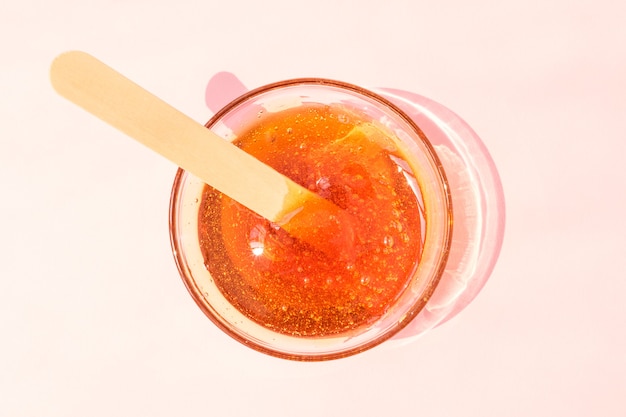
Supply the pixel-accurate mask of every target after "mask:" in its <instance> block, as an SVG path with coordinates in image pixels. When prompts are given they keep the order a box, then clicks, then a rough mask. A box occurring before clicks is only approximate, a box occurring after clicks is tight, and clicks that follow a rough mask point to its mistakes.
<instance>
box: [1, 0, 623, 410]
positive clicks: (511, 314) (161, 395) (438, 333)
mask: <svg viewBox="0 0 626 417" xmlns="http://www.w3.org/2000/svg"><path fill="white" fill-rule="evenodd" d="M620 4H623V3H622V2H620V1H615V0H595V1H591V0H580V1H556V0H548V1H541V2H539V1H537V2H528V1H515V2H512V1H506V2H505V1H500V2H498V1H487V0H476V1H461V0H456V1H455V0H443V1H437V2H436V1H428V2H426V1H421V0H419V1H414V0H406V1H394V0H386V1H376V2H373V1H368V0H362V1H356V0H353V1H342V0H318V1H315V2H296V1H279V0H266V1H230V0H229V1H226V0H224V1H220V2H217V1H214V0H207V1H197V0H193V1H191V0H178V1H171V2H165V1H139V0H126V1H121V0H109V1H104V0H93V1H78V0H75V1H68V0H60V1H44V0H41V1H36V0H23V1H20V2H17V1H12V2H3V3H2V5H0V39H1V40H0V45H1V46H2V49H1V51H2V53H1V54H0V93H1V96H0V114H1V115H2V123H1V124H0V134H1V136H0V181H1V189H2V192H3V193H2V204H0V231H1V233H2V243H0V260H1V262H0V334H1V339H0V416H111V415H115V416H137V415H145V416H152V417H156V416H172V415H184V416H207V415H215V416H301V417H308V416H320V415H326V416H344V415H360V416H381V415H394V416H395V415H398V416H399V415H424V416H590V415H595V416H611V417H612V416H624V415H626V303H625V302H624V301H623V300H622V299H623V294H625V293H626V280H625V277H626V261H625V257H624V252H625V249H626V243H625V242H626V221H625V220H624V214H625V213H626V163H625V161H626V134H625V133H624V132H625V131H626V130H625V129H624V117H625V114H626V24H624V22H625V21H626V6H623V5H620ZM68 49H82V50H85V51H88V52H90V53H92V54H94V55H95V56H97V57H99V58H100V59H102V60H104V61H105V62H107V63H109V64H110V65H112V66H113V67H115V68H117V69H118V70H120V71H122V72H123V73H125V74H126V75H127V76H129V77H130V78H132V79H134V80H136V81H137V82H139V83H140V84H142V85H143V86H145V87H146V88H147V89H149V90H151V91H153V92H154V93H156V94H157V95H159V96H161V97H162V98H164V99H165V100H166V101H168V102H170V103H172V104H173V105H175V106H176V107H178V108H180V109H181V110H183V111H184V112H186V113H187V114H189V115H190V116H191V117H193V118H195V119H196V120H198V121H202V122H204V121H206V120H207V119H208V118H209V117H210V112H209V110H208V109H207V107H206V105H205V103H204V88H205V86H206V83H207V82H208V80H209V78H210V77H211V75H213V74H214V73H216V72H218V71H221V70H228V71H232V72H234V73H236V74H237V75H238V76H239V77H240V78H241V80H242V81H243V82H244V83H246V84H247V85H248V86H249V87H256V86H260V85H262V84H266V83H269V82H273V81H278V80H281V79H286V78H294V77H302V76H320V77H327V78H334V79H338V80H342V81H349V82H352V83H355V84H359V85H362V86H366V87H367V86H371V87H391V88H400V89H404V90H409V91H413V92H416V93H419V94H422V95H424V96H427V97H429V98H431V99H434V100H436V101H438V102H440V103H442V104H444V105H446V106H447V107H449V108H451V109H452V110H454V111H455V112H457V113H458V114H460V115H461V116H462V117H463V118H464V119H465V120H466V121H467V122H468V123H469V124H470V125H471V126H472V127H473V128H474V129H475V130H476V132H477V133H478V134H479V135H480V136H481V137H482V139H483V142H484V143H485V145H486V146H487V147H488V149H489V150H490V152H491V154H492V157H493V158H494V160H495V162H496V164H497V166H498V167H499V170H500V175H501V177H502V182H503V186H504V190H505V194H506V198H507V229H506V235H505V240H504V246H503V248H502V253H501V256H500V260H499V262H498V264H497V265H496V267H495V270H494V272H493V275H492V278H491V280H490V281H489V282H488V283H487V285H486V287H485V288H484V290H483V291H482V292H481V293H480V295H479V296H478V297H477V298H476V300H475V301H474V302H473V303H472V304H471V305H470V306H469V307H468V308H467V309H466V310H465V311H463V312H462V313H461V314H460V315H459V316H457V317H456V318H454V319H453V320H451V321H450V322H448V323H445V324H444V325H443V326H441V327H439V328H437V329H435V330H433V331H431V332H429V333H427V334H425V335H424V336H422V337H421V338H419V339H417V340H415V341H413V342H411V343H408V344H403V345H397V344H396V345H389V344H387V345H383V346H381V347H379V348H376V349H374V350H371V351H368V352H366V353H364V354H361V355H357V356H355V357H351V358H348V359H343V360H339V361H333V362H327V363H304V364H303V363H296V362H289V361H284V360H279V359H274V358H271V357H267V356H264V355H261V354H259V353H256V352H254V351H252V350H250V349H247V348H245V347H243V346H241V345H239V344H238V343H237V342H235V341H233V340H231V339H230V338H228V337H227V336H225V335H224V334H223V333H221V332H220V331H219V330H218V329H217V328H216V327H215V326H213V325H212V324H211V323H210V322H209V320H208V319H206V318H205V317H204V316H203V315H202V313H201V312H200V310H199V309H198V308H197V307H196V306H195V304H194V303H193V301H192V300H191V298H190V296H189V295H188V294H187V292H186V290H185V288H184V286H183V284H182V282H181V280H180V278H179V277H178V273H177V271H176V267H175V265H174V261H173V259H172V255H171V253H170V248H169V236H168V229H167V211H168V201H169V192H170V187H171V183H172V181H173V176H174V173H175V170H176V167H174V166H173V165H172V164H171V163H169V162H168V161H165V160H163V159H161V158H160V157H158V156H156V155H155V154H152V153H151V152H149V151H146V150H145V149H144V148H143V147H141V145H138V144H136V143H134V142H133V141H132V140H130V139H128V138H127V137H125V136H123V135H122V134H121V133H118V132H117V131H115V130H113V129H112V128H110V127H108V126H107V125H105V124H104V123H102V122H100V121H99V120H97V119H95V118H93V117H91V116H89V115H87V114H86V113H85V112H83V111H82V110H80V109H78V108H76V107H75V106H73V105H72V104H70V103H68V102H66V101H64V100H63V99H61V98H60V97H58V96H57V95H56V94H55V93H54V92H53V90H52V88H51V87H50V85H49V82H48V75H47V72H48V67H49V64H50V62H51V61H52V59H53V58H54V57H55V56H56V55H57V54H59V53H61V52H63V51H65V50H68Z"/></svg>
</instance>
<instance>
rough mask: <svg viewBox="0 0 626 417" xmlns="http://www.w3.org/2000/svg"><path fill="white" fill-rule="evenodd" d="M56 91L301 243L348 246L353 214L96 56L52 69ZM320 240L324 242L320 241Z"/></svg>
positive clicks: (63, 60)
mask: <svg viewBox="0 0 626 417" xmlns="http://www.w3.org/2000/svg"><path fill="white" fill-rule="evenodd" d="M50 79H51V81H52V85H53V86H54V88H55V90H56V91H57V92H58V93H59V94H60V95H62V96H63V97H65V98H67V99H68V100H70V101H72V102H74V103H75V104H77V105H79V106H80V107H82V108H84V109H85V110H87V111H89V112H90V113H92V114H93V115H95V116H97V117H99V118H100V119H102V120H104V121H105V122H107V123H109V124H110V125H112V126H114V127H116V128H117V129H119V130H121V131H122V132H124V133H126V134H127V135H129V136H130V137H132V138H134V139H136V140H137V141H139V142H141V143H143V144H144V145H146V146H147V147H149V148H150V149H152V150H154V151H156V152H158V153H159V154H161V155H162V156H164V157H165V158H167V159H169V160H170V161H172V162H174V163H176V164H177V165H178V166H180V167H181V168H183V169H184V170H186V171H188V172H190V173H192V174H193V175H195V176H197V177H199V178H200V179H202V180H203V181H204V182H206V183H207V184H209V185H211V186H213V187H214V188H216V189H217V190H219V191H221V192H222V193H224V194H226V195H228V196H229V197H231V198H233V199H234V200H236V201H238V202H239V203H241V204H243V205H244V206H246V207H248V208H249V209H251V210H253V211H254V212H256V213H258V214H259V215H261V216H263V217H265V218H266V219H269V220H271V221H273V222H276V223H278V224H280V225H281V227H283V228H284V229H285V230H287V231H288V232H289V233H291V234H292V235H293V236H294V237H296V238H299V239H304V240H305V241H307V243H310V244H312V245H313V246H316V247H320V245H321V244H320V242H318V240H320V239H321V240H322V241H325V242H324V243H323V245H322V246H324V248H327V246H328V244H329V242H335V244H333V246H334V248H333V249H332V250H333V251H336V250H337V249H339V248H338V247H337V246H336V245H348V247H347V248H346V249H350V247H351V246H352V245H351V242H352V241H353V236H352V233H350V232H349V231H347V232H348V233H344V232H343V231H342V230H341V227H340V226H341V224H344V225H345V223H346V221H348V223H347V224H350V223H351V219H348V217H347V213H345V212H344V211H343V210H341V209H339V208H338V207H337V206H335V205H334V204H332V203H331V202H329V201H328V200H325V199H323V198H322V197H319V196H318V195H317V194H315V193H313V192H311V191H309V190H308V189H306V188H304V187H302V186H300V185H298V184H296V183H295V182H294V181H292V180H291V179H289V178H287V177H285V176H284V175H282V174H280V173H279V172H277V171H275V170H274V169H272V168H271V167H269V166H267V165H265V164H263V163H261V162H260V161H259V160H257V159H256V158H254V157H253V156H251V155H249V154H247V153H246V152H244V151H242V150H241V149H239V148H238V147H236V146H234V145H232V144H231V143H230V142H228V141H226V140H224V139H223V138H221V137H219V136H217V135H216V134H215V133H213V132H211V131H210V130H209V129H207V128H206V127H204V126H203V125H202V124H200V123H197V122H196V121H194V120H192V119H191V118H189V117H188V116H186V115H184V114H183V113H181V112H180V111H178V110H176V109H175V108H173V107H172V106H170V105H169V104H167V103H165V102H164V101H162V100H161V99H159V98H158V97H156V96H154V95H153V94H151V93H149V92H148V91H146V90H144V89H143V88H142V87H140V86H138V85H137V84H135V83H134V82H132V81H131V80H129V79H128V78H126V77H124V76H123V75H121V74H120V73H118V72H117V71H115V70H113V69H112V68H110V67H108V66H107V65H105V64H103V63H102V62H100V61H99V60H97V59H96V58H94V57H92V56H91V55H89V54H87V53H85V52H80V51H71V52H66V53H64V54H62V55H60V56H59V57H57V58H56V59H55V60H54V62H53V63H52V66H51V69H50ZM313 240H316V241H313Z"/></svg>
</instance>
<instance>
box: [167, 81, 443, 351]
mask: <svg viewBox="0 0 626 417" xmlns="http://www.w3.org/2000/svg"><path fill="white" fill-rule="evenodd" d="M302 103H320V104H328V105H333V104H337V105H342V106H347V107H348V108H352V109H357V110H358V111H360V112H363V113H365V114H366V115H367V117H368V118H371V119H372V120H375V121H377V122H379V123H380V124H382V125H384V126H385V127H386V128H387V129H389V131H391V132H393V133H394V134H395V136H396V137H397V138H398V139H399V140H400V141H401V142H402V143H403V145H404V147H405V150H406V151H407V152H408V155H405V156H406V159H407V161H408V162H409V164H410V166H411V169H412V170H413V172H414V173H415V175H416V177H417V179H418V186H419V198H420V199H421V200H422V203H423V215H424V219H423V221H424V228H423V232H422V239H423V242H422V243H423V251H422V255H421V260H420V262H419V263H418V265H417V267H416V268H415V272H414V274H413V275H412V276H411V279H410V282H409V284H408V285H407V287H406V288H405V289H404V291H403V292H402V294H401V295H400V296H399V298H398V299H397V301H396V302H395V303H394V304H393V305H391V306H389V308H388V309H387V311H386V312H385V314H384V315H383V316H382V317H380V318H379V319H378V320H377V321H376V322H374V323H372V324H370V325H368V326H365V327H362V328H357V329H355V330H351V331H347V332H345V333H339V334H334V335H332V336H325V337H297V336H290V335H286V334H283V333H278V332H276V331H273V330H271V329H269V328H267V327H265V326H263V325H261V324H259V323H257V322H255V321H253V320H251V319H250V318H248V317H247V316H246V315H244V314H243V313H241V312H240V311H239V310H237V309H236V308H234V307H233V306H232V305H231V304H230V303H229V302H228V300H227V298H226V297H225V296H224V294H222V293H221V291H220V289H219V288H218V287H217V285H216V284H215V282H214V280H213V278H212V277H211V274H210V273H209V270H208V269H207V267H206V266H205V259H204V257H203V255H202V252H201V249H200V242H199V233H198V210H199V207H200V203H201V200H202V192H203V190H204V187H205V184H204V183H203V182H202V181H201V180H199V179H198V178H196V177H194V176H193V175H191V174H189V173H187V172H185V171H183V170H179V171H178V173H177V175H176V178H175V182H174V186H173V190H172V197H171V204H170V233H171V242H172V248H173V252H174V256H175V259H176V263H177V266H178V268H179V271H180V274H181V276H182V278H183V281H184V283H185V285H186V287H187V289H188V290H189V292H190V294H191V296H192V297H193V299H194V300H195V302H196V303H197V304H198V306H199V307H200V308H201V309H202V311H203V312H204V313H205V314H206V315H207V316H208V317H209V318H210V319H211V320H212V321H213V322H214V323H215V324H216V325H217V326H218V327H220V328H221V329H222V330H223V331H224V332H226V333H227V334H228V335H230V336H231V337H233V338H234V339H236V340H238V341H240V342H241V343H243V344H245V345H246V346H249V347H251V348H253V349H256V350H258V351H261V352H264V353H266V354H270V355H273V356H277V357H282V358H286V359H292V360H302V361H319V360H328V359H336V358H340V357H345V356H349V355H353V354H356V353H358V352H361V351H364V350H366V349H369V348H372V347H374V346H376V345H378V344H380V343H382V342H383V341H385V340H387V339H389V338H391V337H392V336H394V335H395V334H397V333H398V332H399V331H400V330H402V329H403V328H404V327H405V326H407V324H408V323H409V322H410V321H411V320H412V319H413V318H414V317H415V316H417V315H418V313H419V312H420V311H421V310H422V309H423V307H424V306H425V304H426V302H427V301H428V299H429V298H430V296H431V295H432V293H433V291H434V289H435V288H436V286H437V284H438V282H439V280H440V278H441V276H442V274H443V273H444V271H445V267H446V261H447V258H448V253H449V249H450V245H451V241H452V203H451V201H452V198H451V195H450V188H449V186H448V183H447V180H446V175H445V173H444V171H443V168H442V164H441V162H440V160H439V158H438V156H437V154H436V153H435V151H434V149H433V146H432V145H431V143H430V142H429V141H428V139H427V138H426V136H425V135H424V133H423V132H422V131H421V130H420V128H419V127H418V126H417V125H416V124H415V123H414V121H413V120H412V119H411V118H410V117H408V116H407V115H406V114H405V113H404V112H403V111H401V110H400V109H399V108H398V107H397V106H395V105H394V104H392V103H391V102H390V101H388V100H387V99H385V98H383V97H382V96H380V95H378V94H376V93H373V92H371V91H368V90H365V89H363V88H360V87H357V86H353V85H350V84H346V83H342V82H337V81H331V80H325V79H296V80H288V81H283V82H278V83H274V84H270V85H267V86H264V87H261V88H258V89H255V90H253V91H250V92H248V93H246V94H244V95H242V96H240V97H239V98H237V99H235V100H234V101H232V102H230V103H229V104H227V105H226V106H225V107H224V108H223V109H222V110H221V111H219V112H218V113H217V114H216V115H215V116H214V117H213V118H212V119H211V120H210V121H209V122H208V123H207V124H206V126H207V128H209V129H211V130H212V131H213V132H215V133H216V134H218V135H220V136H221V137H223V138H224V139H225V140H229V141H232V140H234V139H235V138H236V137H237V135H238V132H241V131H242V130H243V129H246V128H247V126H248V125H249V124H250V122H251V121H254V120H255V119H256V118H257V116H258V115H259V112H260V111H265V110H267V109H270V110H271V109H276V108H281V107H291V106H298V105H301V104H302ZM207 163H210V161H207ZM416 262H417V260H416Z"/></svg>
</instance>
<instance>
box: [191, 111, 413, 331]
mask: <svg viewBox="0 0 626 417" xmlns="http://www.w3.org/2000/svg"><path fill="white" fill-rule="evenodd" d="M369 122H371V121H368V120H363V119H361V118H360V117H359V116H358V115H357V114H356V113H355V112H354V111H349V110H346V109H344V108H342V107H338V106H325V105H311V104H305V105H302V106H299V107H296V108H291V109H287V110H282V111H280V112H276V113H269V112H266V113H262V117H261V114H260V117H259V119H258V120H256V121H255V123H253V124H251V125H250V126H249V127H248V128H247V129H246V130H245V131H243V132H238V137H237V139H236V140H235V141H234V143H235V145H237V146H239V147H241V148H242V149H244V150H245V151H246V152H248V153H250V154H252V155H254V156H255V157H256V158H258V159H259V160H261V161H263V162H264V163H266V164H268V165H270V166H272V167H273V168H274V169H276V170H277V171H280V172H281V173H283V174H284V175H286V176H288V177H290V178H291V179H293V180H294V181H295V182H297V183H299V184H301V185H302V186H304V187H307V188H309V189H310V190H312V191H314V192H315V193H317V194H319V195H321V196H322V197H324V198H327V199H329V200H330V201H332V202H333V203H335V204H336V205H337V206H339V207H341V208H342V209H344V210H346V211H347V212H348V213H350V214H351V215H352V216H354V219H356V221H355V222H353V223H352V224H351V225H346V226H345V227H351V228H353V229H354V227H355V226H354V224H357V225H358V226H357V227H358V230H349V231H346V233H348V232H349V233H355V235H356V238H355V239H356V243H357V251H356V253H355V254H354V255H353V256H349V257H346V256H340V255H341V254H340V253H337V254H336V256H334V255H333V254H331V253H328V252H327V251H319V250H316V249H315V248H314V247H312V246H311V245H308V244H306V243H305V242H302V241H299V240H296V239H294V238H292V237H291V236H290V235H289V234H288V233H287V232H285V231H284V230H283V229H281V228H280V227H278V226H277V225H276V224H273V223H271V222H269V221H268V220H265V219H264V218H262V217H260V216H258V215H257V214H255V213H253V212H252V211H250V210H249V209H247V208H245V207H243V206H242V205H240V204H239V203H237V202H235V201H233V200H232V199H230V198H229V197H227V196H225V195H223V194H221V193H219V192H218V191H216V190H214V189H213V188H211V187H210V186H206V187H205V189H204V192H203V196H202V201H201V206H200V210H199V215H198V216H199V217H198V220H199V235H200V244H201V250H202V253H203V256H204V259H205V264H206V267H207V268H208V270H209V272H210V274H211V276H212V278H213V280H214V281H215V283H216V285H217V286H218V288H219V289H220V291H221V292H222V293H223V294H224V296H225V297H226V298H227V299H228V300H229V302H230V303H231V304H232V305H233V306H234V307H235V308H237V309H238V310H240V311H241V312H242V313H243V314H245V315H246V316H247V317H249V318H250V319H252V320H254V321H255V322H257V323H259V324H261V325H263V326H265V327H267V328H270V329H272V330H274V331H277V332H280V333H284V334H289V335H294V336H301V337H313V336H327V335H333V334H338V333H342V332H346V331H350V330H353V329H356V328H359V327H361V326H366V325H368V324H371V323H372V322H374V321H376V320H377V319H378V318H379V317H380V316H382V315H383V314H384V313H385V311H386V310H387V309H388V308H389V306H391V305H392V304H393V303H394V301H395V300H396V299H397V298H398V297H399V295H400V294H401V293H402V291H403V290H404V289H405V288H406V286H407V284H408V282H409V280H410V279H411V275H412V273H413V272H414V270H415V268H416V265H417V262H418V261H419V258H420V254H421V250H422V239H421V230H420V229H421V219H422V211H421V209H420V203H419V199H418V197H417V195H416V192H415V191H414V190H416V189H417V185H416V181H415V178H414V177H413V174H412V172H411V170H410V168H409V165H408V163H406V161H405V160H404V159H403V156H402V154H401V153H400V152H399V150H398V149H397V147H396V142H395V141H394V140H393V139H390V138H389V137H386V136H381V135H373V136H372V135H368V134H366V133H367V132H369V130H368V129H365V128H364V127H366V126H368V123H369Z"/></svg>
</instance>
